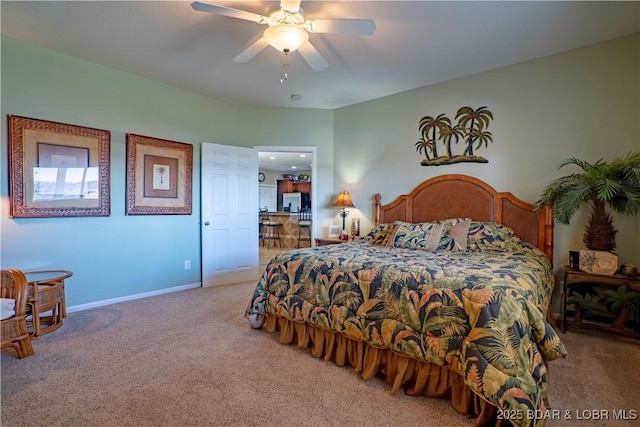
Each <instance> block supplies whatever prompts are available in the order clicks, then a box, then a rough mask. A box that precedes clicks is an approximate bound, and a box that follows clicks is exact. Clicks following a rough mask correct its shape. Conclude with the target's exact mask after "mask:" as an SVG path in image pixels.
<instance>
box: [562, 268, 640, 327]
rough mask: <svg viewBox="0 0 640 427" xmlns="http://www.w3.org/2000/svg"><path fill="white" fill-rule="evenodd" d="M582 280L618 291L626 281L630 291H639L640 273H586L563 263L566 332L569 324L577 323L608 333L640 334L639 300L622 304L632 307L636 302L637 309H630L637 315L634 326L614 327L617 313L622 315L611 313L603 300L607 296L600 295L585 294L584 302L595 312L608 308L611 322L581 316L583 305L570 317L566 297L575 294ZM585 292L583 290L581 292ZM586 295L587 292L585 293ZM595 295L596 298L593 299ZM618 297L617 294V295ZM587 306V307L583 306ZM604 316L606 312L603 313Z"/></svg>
mask: <svg viewBox="0 0 640 427" xmlns="http://www.w3.org/2000/svg"><path fill="white" fill-rule="evenodd" d="M580 284H593V285H594V286H597V287H600V288H605V289H611V290H613V291H617V292H619V288H620V287H621V286H623V285H627V286H628V288H629V291H635V292H640V276H623V275H621V274H614V275H606V274H593V273H587V272H585V271H582V270H578V269H576V268H571V267H569V266H565V267H564V284H563V289H562V290H563V297H562V332H566V328H567V326H573V327H578V328H582V329H597V330H603V331H607V332H609V333H613V334H618V335H626V336H632V337H636V338H640V301H636V302H635V303H633V302H632V303H629V304H622V305H623V307H624V308H622V310H625V309H626V310H629V305H630V306H635V312H633V313H630V315H632V316H633V317H634V326H633V328H629V327H624V326H621V327H613V326H612V325H613V321H615V318H616V317H617V316H621V314H620V313H612V312H610V311H608V308H607V305H606V303H605V302H604V300H605V298H604V297H600V298H598V297H597V296H596V297H593V296H592V297H589V298H585V297H582V299H583V300H584V304H585V305H587V304H589V307H588V308H589V309H590V310H591V311H593V312H595V314H598V313H600V311H599V310H598V309H599V308H601V309H604V310H606V311H605V312H604V313H600V314H604V315H605V316H604V317H608V318H611V320H612V322H609V323H607V321H606V320H605V321H599V320H598V319H596V320H591V319H588V318H584V316H580V307H577V308H576V316H575V317H574V319H573V320H567V301H568V300H569V299H570V298H571V297H572V296H574V294H573V293H572V290H573V288H575V287H576V286H577V285H580ZM578 295H580V296H582V295H581V294H578ZM585 295H586V294H585ZM594 298H595V299H594ZM616 298H617V297H616ZM622 298H624V295H623V294H622V293H620V299H622ZM583 308H585V307H583ZM601 317H603V316H601Z"/></svg>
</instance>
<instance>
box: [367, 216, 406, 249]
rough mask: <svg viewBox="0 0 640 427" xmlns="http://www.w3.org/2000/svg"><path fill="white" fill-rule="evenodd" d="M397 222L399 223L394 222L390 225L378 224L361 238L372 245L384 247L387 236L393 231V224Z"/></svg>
mask: <svg viewBox="0 0 640 427" xmlns="http://www.w3.org/2000/svg"><path fill="white" fill-rule="evenodd" d="M399 222H400V221H396V222H394V223H391V224H378V225H376V226H375V227H373V228H372V229H371V231H370V232H369V233H368V234H366V235H365V236H364V237H363V240H366V241H367V242H369V243H373V244H374V245H383V246H384V244H385V242H386V241H387V238H388V236H389V234H390V233H391V232H392V231H393V229H394V226H395V224H396V223H399Z"/></svg>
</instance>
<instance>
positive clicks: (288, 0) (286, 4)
mask: <svg viewBox="0 0 640 427" xmlns="http://www.w3.org/2000/svg"><path fill="white" fill-rule="evenodd" d="M280 7H281V8H282V9H284V10H286V11H287V12H291V13H298V9H300V0H280Z"/></svg>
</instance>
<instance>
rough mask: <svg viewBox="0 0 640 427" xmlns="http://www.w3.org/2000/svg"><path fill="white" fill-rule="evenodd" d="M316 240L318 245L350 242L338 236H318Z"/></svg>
mask: <svg viewBox="0 0 640 427" xmlns="http://www.w3.org/2000/svg"><path fill="white" fill-rule="evenodd" d="M315 241H316V246H326V245H339V244H340V243H347V242H348V240H342V239H338V238H337V237H318V238H316V239H315Z"/></svg>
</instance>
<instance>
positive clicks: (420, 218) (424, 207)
mask: <svg viewBox="0 0 640 427" xmlns="http://www.w3.org/2000/svg"><path fill="white" fill-rule="evenodd" d="M380 199H381V196H380V194H379V193H378V194H376V195H375V213H376V220H375V222H376V225H378V224H384V223H390V222H393V221H406V222H412V223H417V222H428V221H435V220H438V219H445V218H471V219H472V220H474V221H490V222H495V223H498V224H503V225H505V226H507V227H509V228H511V229H513V231H514V233H515V235H516V236H518V237H519V238H521V239H522V240H524V241H527V242H529V243H531V244H533V245H535V246H537V247H538V248H540V249H541V250H543V251H544V252H545V253H546V254H547V256H548V257H549V259H550V260H551V261H552V262H553V215H552V212H551V205H550V204H547V205H545V206H543V207H542V208H540V209H539V210H535V207H534V205H532V204H530V203H527V202H523V201H522V200H520V199H518V198H517V197H515V196H514V195H513V194H511V193H509V192H497V191H496V190H494V189H493V187H491V186H490V185H489V184H487V183H485V182H483V181H480V180H479V179H477V178H474V177H471V176H467V175H456V174H450V175H440V176H437V177H434V178H431V179H429V180H427V181H425V182H423V183H422V184H420V185H418V186H417V187H416V188H415V189H414V190H413V191H412V192H411V193H409V194H403V195H402V196H399V197H398V198H397V199H396V200H394V201H393V202H391V203H389V204H387V205H382V204H381V203H380Z"/></svg>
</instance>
